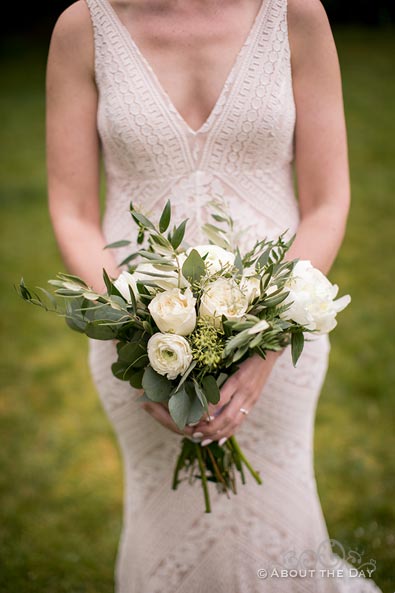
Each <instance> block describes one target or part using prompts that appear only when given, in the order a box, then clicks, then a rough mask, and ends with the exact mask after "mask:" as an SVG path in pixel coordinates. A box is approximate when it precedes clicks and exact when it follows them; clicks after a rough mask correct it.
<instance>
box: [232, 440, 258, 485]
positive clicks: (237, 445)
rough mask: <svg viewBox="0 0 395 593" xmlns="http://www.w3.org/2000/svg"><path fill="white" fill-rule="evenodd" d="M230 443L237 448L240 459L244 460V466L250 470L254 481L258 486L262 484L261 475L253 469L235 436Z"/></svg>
mask: <svg viewBox="0 0 395 593" xmlns="http://www.w3.org/2000/svg"><path fill="white" fill-rule="evenodd" d="M229 441H230V442H231V443H232V445H233V447H234V448H235V450H236V452H237V453H238V455H239V457H240V459H241V460H242V462H243V463H244V465H245V466H246V467H247V469H248V470H249V472H250V474H251V475H252V476H253V477H254V479H255V480H256V482H257V483H258V484H262V479H261V477H260V475H259V473H258V472H256V471H255V470H254V469H253V467H252V466H251V464H250V462H249V461H248V459H247V458H246V457H245V455H244V454H243V452H242V450H241V449H240V447H239V444H238V442H237V441H236V439H235V437H234V436H231V437H230V439H229Z"/></svg>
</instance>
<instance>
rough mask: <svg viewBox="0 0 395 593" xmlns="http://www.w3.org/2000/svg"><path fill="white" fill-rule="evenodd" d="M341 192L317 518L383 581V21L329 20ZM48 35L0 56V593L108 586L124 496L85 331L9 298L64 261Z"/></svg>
mask: <svg viewBox="0 0 395 593" xmlns="http://www.w3.org/2000/svg"><path fill="white" fill-rule="evenodd" d="M335 37H336V41H337V45H338V50H339V55H340V61H341V65H342V71H343V81H344V94H345V104H346V112H347V121H348V129H349V141H350V160H351V170H352V184H353V205H352V211H351V216H350V221H349V226H348V232H347V237H346V240H345V243H344V246H343V248H342V250H341V253H340V255H339V258H338V260H337V262H336V264H335V267H334V269H333V272H332V273H331V278H332V280H333V281H336V282H337V283H339V284H340V286H341V292H342V293H343V294H344V293H347V292H349V293H350V294H351V295H352V297H353V303H352V305H351V306H350V307H349V308H348V309H347V311H346V312H344V313H343V314H342V315H341V321H340V323H339V327H338V329H337V330H336V331H335V332H334V333H333V334H332V358H331V368H330V371H329V374H328V378H327V381H326V384H325V387H324V390H323V393H322V396H321V398H320V403H319V407H318V411H317V425H316V439H315V450H316V473H317V481H318V487H319V492H320V496H321V501H322V505H323V509H324V514H325V517H326V520H327V524H328V528H329V532H330V534H331V536H332V537H333V538H336V539H337V540H339V541H340V542H341V543H342V544H343V545H344V547H345V548H346V549H348V550H357V551H359V552H360V553H362V555H363V558H364V559H365V561H368V560H369V559H370V558H373V559H375V560H376V563H377V571H376V573H375V575H374V576H375V580H376V582H377V583H378V584H379V585H380V587H381V588H382V590H383V592H384V593H390V592H392V591H393V590H394V586H395V578H394V568H393V566H395V552H394V549H395V533H394V503H393V501H394V491H395V488H394V486H395V484H394V461H395V460H394V457H395V454H394V451H395V438H394V430H393V427H394V408H395V391H394V388H393V386H394V383H395V376H394V374H395V373H394V370H395V365H394V363H393V361H394V359H395V351H394V350H395V349H394V340H393V335H394V333H395V324H394V318H395V316H394V313H393V299H392V295H393V290H394V282H393V272H392V273H391V271H390V270H391V269H392V270H393V269H394V260H395V256H394V252H393V251H392V249H393V242H392V240H393V221H394V220H395V218H394V215H395V200H394V192H393V188H394V187H395V168H394V166H393V161H394V155H395V143H394V138H395V118H394V113H393V104H394V96H395V79H394V76H393V56H394V55H395V35H394V31H393V30H392V31H374V30H363V29H359V30H357V29H352V30H350V29H343V30H340V29H339V30H336V31H335ZM45 58H46V52H45V49H44V50H42V49H35V48H32V47H27V46H26V45H23V44H17V43H16V44H15V48H13V51H10V53H9V55H8V56H3V58H2V63H1V71H2V79H3V93H2V95H1V98H0V109H1V113H2V126H1V132H0V133H1V150H2V159H1V169H0V187H1V189H0V203H1V217H0V225H1V237H2V252H1V258H2V260H1V270H2V273H1V276H0V283H1V286H0V295H1V302H2V305H1V310H2V311H3V313H2V315H1V318H0V323H1V327H2V340H1V348H2V353H1V357H0V368H1V386H2V387H1V389H2V393H1V398H0V431H1V435H2V446H1V448H0V492H1V504H0V525H1V528H0V592H4V593H54V592H56V593H66V592H67V593H109V592H110V591H111V590H112V581H113V563H114V559H115V554H116V546H117V543H118V538H119V532H120V526H121V510H122V486H123V484H122V468H121V466H120V460H119V456H118V450H117V445H116V441H115V437H114V435H113V434H112V431H111V429H110V426H109V424H108V421H107V419H106V417H105V415H104V412H103V411H102V409H101V406H100V404H99V401H98V398H97V395H96V394H95V391H94V389H93V385H92V381H91V379H90V376H89V372H88V367H87V361H86V356H87V343H86V341H85V338H84V337H83V336H79V335H78V334H75V333H72V332H70V331H69V330H67V329H66V328H65V326H64V324H63V323H62V321H61V320H59V319H58V318H56V317H55V316H53V315H50V314H44V313H43V312H42V311H40V310H39V309H35V308H34V307H28V306H27V305H26V304H25V303H23V302H22V301H20V300H19V299H18V298H17V296H16V294H15V292H14V289H13V285H14V284H16V283H18V281H19V278H20V277H21V276H22V275H23V276H25V279H26V281H27V283H28V284H30V285H31V284H32V283H34V284H36V285H41V286H44V285H45V282H46V279H47V278H48V277H51V276H53V274H54V273H56V271H58V270H61V269H63V265H62V263H61V260H60V258H59V255H58V251H57V247H56V244H55V240H54V237H53V234H52V230H51V226H50V222H49V217H48V213H47V206H46V194H45V155H44V96H43V93H44V66H45ZM391 301H392V303H391Z"/></svg>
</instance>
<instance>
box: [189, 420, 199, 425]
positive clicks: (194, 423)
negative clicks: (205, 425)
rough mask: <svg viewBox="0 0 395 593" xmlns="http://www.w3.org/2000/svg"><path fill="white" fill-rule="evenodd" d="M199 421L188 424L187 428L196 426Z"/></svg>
mask: <svg viewBox="0 0 395 593" xmlns="http://www.w3.org/2000/svg"><path fill="white" fill-rule="evenodd" d="M199 422H200V420H198V421H197V422H190V423H189V424H188V426H197V425H198V424H199Z"/></svg>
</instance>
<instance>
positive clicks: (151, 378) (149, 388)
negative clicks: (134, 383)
mask: <svg viewBox="0 0 395 593" xmlns="http://www.w3.org/2000/svg"><path fill="white" fill-rule="evenodd" d="M142 386H143V389H144V391H145V393H146V395H147V397H148V398H149V399H150V400H151V401H153V402H164V401H168V400H169V396H170V393H171V392H172V390H173V385H172V383H171V381H169V379H166V377H164V376H163V375H159V374H158V373H157V372H156V371H154V369H153V368H152V367H150V366H147V368H146V369H145V371H144V375H143V380H142Z"/></svg>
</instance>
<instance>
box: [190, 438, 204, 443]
mask: <svg viewBox="0 0 395 593" xmlns="http://www.w3.org/2000/svg"><path fill="white" fill-rule="evenodd" d="M201 440H202V439H194V438H193V437H191V441H192V443H200V441H201Z"/></svg>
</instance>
